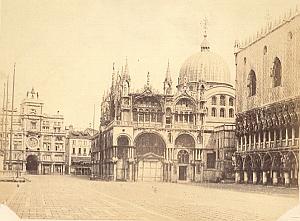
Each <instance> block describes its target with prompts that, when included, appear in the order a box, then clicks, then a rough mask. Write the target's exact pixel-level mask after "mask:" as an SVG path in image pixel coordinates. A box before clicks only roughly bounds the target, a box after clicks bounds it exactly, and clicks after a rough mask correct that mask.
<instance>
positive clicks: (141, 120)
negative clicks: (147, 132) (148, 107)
mask: <svg viewBox="0 0 300 221" xmlns="http://www.w3.org/2000/svg"><path fill="white" fill-rule="evenodd" d="M139 122H144V112H143V109H139Z"/></svg>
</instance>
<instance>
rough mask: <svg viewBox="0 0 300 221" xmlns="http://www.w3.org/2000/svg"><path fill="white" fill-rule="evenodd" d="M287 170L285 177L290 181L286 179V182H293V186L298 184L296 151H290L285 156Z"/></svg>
mask: <svg viewBox="0 0 300 221" xmlns="http://www.w3.org/2000/svg"><path fill="white" fill-rule="evenodd" d="M284 170H285V172H286V173H287V174H286V176H285V179H289V182H286V181H285V184H291V185H293V186H297V185H298V171H299V166H298V161H297V157H296V155H295V153H294V152H292V151H291V152H289V153H288V154H287V155H286V157H285V168H284Z"/></svg>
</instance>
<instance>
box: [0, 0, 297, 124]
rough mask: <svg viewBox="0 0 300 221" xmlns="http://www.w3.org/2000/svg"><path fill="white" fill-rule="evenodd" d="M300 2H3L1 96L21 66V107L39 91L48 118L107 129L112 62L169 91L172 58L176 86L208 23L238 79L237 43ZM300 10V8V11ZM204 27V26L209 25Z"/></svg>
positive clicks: (138, 81) (135, 80) (139, 83)
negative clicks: (104, 103) (104, 109)
mask: <svg viewBox="0 0 300 221" xmlns="http://www.w3.org/2000/svg"><path fill="white" fill-rule="evenodd" d="M299 3H300V2H299V0H257V1H254V0H252V1H248V0H247V1H246V0H223V1H221V0H181V1H179V0H161V1H158V0H151V1H148V0H132V1H129V0H122V1H121V0H114V1H112V0H26V1H24V0H19V1H18V0H2V1H1V6H0V7H1V8H0V10H1V11H0V13H1V21H0V22H1V23H0V89H1V90H0V96H1V97H0V98H1V103H2V98H3V82H4V80H5V78H6V76H9V77H10V88H9V90H10V93H11V80H12V73H13V65H14V63H16V84H15V106H17V107H19V104H20V103H21V101H22V99H24V98H25V96H26V92H27V91H30V90H31V88H32V87H34V89H35V90H36V91H38V92H39V96H40V98H41V99H42V100H43V101H44V102H45V112H47V113H48V114H55V113H56V112H57V111H58V110H59V111H60V113H61V114H63V115H64V117H65V125H69V124H72V125H74V126H75V127H77V128H86V127H88V126H89V125H90V124H92V121H93V112H94V111H93V110H94V105H95V110H96V111H95V128H97V127H98V125H99V119H100V103H101V99H102V95H103V92H104V90H107V89H108V88H109V87H110V84H111V72H112V64H113V62H115V64H116V65H115V66H116V69H117V70H118V69H121V67H122V65H125V60H126V57H127V59H128V65H129V72H130V75H131V79H132V88H134V89H140V88H142V87H143V85H144V84H145V83H146V75H147V72H148V71H149V72H150V82H151V84H152V85H153V86H154V88H156V89H158V90H161V91H162V82H163V80H164V75H165V72H166V68H167V63H168V60H169V61H170V69H171V74H172V79H173V82H174V84H175V85H174V86H176V82H177V77H178V74H179V70H180V67H181V65H182V64H183V62H184V60H185V59H187V58H188V57H189V56H190V55H192V54H194V53H196V52H199V51H200V44H201V41H202V39H203V25H202V24H203V19H204V18H205V17H207V19H208V30H207V32H208V41H209V42H210V45H211V51H213V52H215V53H217V54H219V55H221V56H222V57H223V58H224V59H225V61H226V62H227V64H228V66H229V69H230V71H231V76H232V79H231V80H232V81H234V76H235V67H234V55H233V53H234V47H233V46H234V42H235V40H244V39H246V38H248V37H249V36H253V34H255V33H256V31H258V30H260V28H261V27H262V26H264V25H265V24H266V22H267V20H268V19H271V20H273V19H275V18H278V17H280V16H282V15H284V13H286V12H288V11H289V10H290V9H291V8H292V9H293V10H295V7H296V5H299V6H300V4H299ZM299 10H300V8H299ZM201 23H202V24H201Z"/></svg>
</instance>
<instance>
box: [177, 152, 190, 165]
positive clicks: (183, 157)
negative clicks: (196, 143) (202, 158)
mask: <svg viewBox="0 0 300 221" xmlns="http://www.w3.org/2000/svg"><path fill="white" fill-rule="evenodd" d="M177 159H178V163H184V164H188V163H189V153H188V152H187V151H186V150H180V151H179V152H178V155H177Z"/></svg>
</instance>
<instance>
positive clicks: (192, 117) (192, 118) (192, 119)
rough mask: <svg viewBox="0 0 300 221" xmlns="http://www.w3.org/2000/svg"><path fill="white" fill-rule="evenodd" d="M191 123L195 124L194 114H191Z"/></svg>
mask: <svg viewBox="0 0 300 221" xmlns="http://www.w3.org/2000/svg"><path fill="white" fill-rule="evenodd" d="M189 117H190V123H193V122H194V114H193V113H190V116H189Z"/></svg>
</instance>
